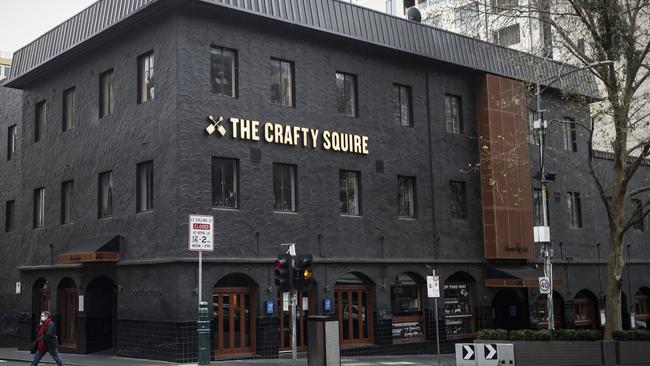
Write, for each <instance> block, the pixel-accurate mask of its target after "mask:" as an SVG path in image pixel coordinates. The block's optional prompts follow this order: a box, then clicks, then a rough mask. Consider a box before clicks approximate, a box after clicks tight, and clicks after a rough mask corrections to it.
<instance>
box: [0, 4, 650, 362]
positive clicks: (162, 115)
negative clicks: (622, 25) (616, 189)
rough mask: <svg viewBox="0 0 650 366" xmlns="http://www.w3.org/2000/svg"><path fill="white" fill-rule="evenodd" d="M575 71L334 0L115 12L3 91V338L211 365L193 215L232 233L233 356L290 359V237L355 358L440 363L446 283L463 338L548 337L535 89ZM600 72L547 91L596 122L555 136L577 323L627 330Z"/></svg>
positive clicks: (224, 321)
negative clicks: (49, 325)
mask: <svg viewBox="0 0 650 366" xmlns="http://www.w3.org/2000/svg"><path fill="white" fill-rule="evenodd" d="M567 68H569V69H570V66H567V65H561V64H558V63H555V62H554V61H550V60H540V59H537V58H534V57H533V56H530V55H527V54H524V53H520V52H517V51H513V50H510V49H506V48H501V47H498V46H495V45H492V44H489V43H484V42H481V41H478V40H475V39H471V38H467V37H463V36H460V35H456V34H453V33H449V32H446V31H442V30H439V29H435V28H432V27H429V26H425V25H422V24H418V23H414V22H411V21H408V20H405V19H399V18H396V17H392V16H389V15H386V14H381V13H376V12H373V11H371V10H368V9H364V8H360V7H356V6H354V5H351V4H348V3H343V2H338V1H333V0H305V1H300V2H297V1H296V2H294V1H278V0H266V1H262V0H252V1H236V0H231V1H219V0H210V1H208V0H137V1H117V0H102V1H99V2H97V3H96V4H94V5H92V6H91V7H89V8H87V9H86V10H84V11H82V12H81V13H79V14H77V15H76V16H74V17H72V18H71V19H70V20H68V21H66V22H65V23H63V24H61V25H59V26H58V27H56V28H54V29H53V30H51V31H50V32H48V33H46V34H44V35H43V36H42V37H40V38H39V39H37V40H36V41H34V42H33V43H30V44H28V45H27V46H25V47H24V48H22V49H21V50H19V51H18V52H16V55H15V58H14V65H13V68H12V75H11V77H10V78H9V80H8V81H7V82H6V84H5V85H4V86H3V87H2V88H0V93H1V94H0V95H1V96H2V103H0V113H1V115H2V118H0V124H1V126H0V127H1V128H2V134H3V136H4V137H5V138H2V139H0V144H3V146H1V147H0V154H4V153H5V152H6V155H5V156H2V159H0V161H1V162H0V177H2V183H3V184H2V185H3V188H2V191H0V196H1V197H0V199H1V200H2V201H3V208H4V209H3V210H0V216H1V217H0V218H1V219H2V222H4V223H5V228H4V230H2V231H1V232H0V243H1V244H0V253H1V254H0V281H1V294H2V296H1V297H0V319H1V321H2V323H1V326H0V332H1V336H0V343H2V344H4V345H18V346H20V347H25V346H26V345H27V344H29V341H30V338H32V337H33V334H34V330H35V326H36V324H37V323H36V322H37V319H38V313H39V312H40V311H42V310H46V309H48V310H50V311H51V312H52V313H53V314H54V316H55V319H56V323H57V325H58V327H59V329H58V334H59V337H60V341H61V345H62V348H63V350H64V352H77V353H91V352H96V351H99V350H105V349H114V350H115V351H116V353H117V354H119V355H121V356H127V357H144V358H152V359H160V360H170V361H178V362H187V361H191V360H194V359H195V358H196V349H197V345H196V323H195V322H196V313H197V302H198V287H197V282H198V272H197V271H198V268H197V255H196V253H194V252H190V251H189V250H188V247H187V245H188V243H187V242H188V237H187V236H188V215H190V214H204V215H212V216H214V218H215V250H214V251H213V252H208V253H205V255H204V264H203V284H202V292H203V294H204V295H203V297H204V300H206V301H208V303H209V309H210V311H211V312H212V314H214V316H213V320H212V325H211V326H212V332H211V345H212V351H213V357H214V358H215V359H222V358H229V357H235V358H245V357H277V356H278V353H279V352H283V351H286V350H288V349H290V348H291V340H290V327H289V321H290V314H289V311H288V306H287V298H288V297H287V295H286V294H283V293H281V292H279V291H278V290H277V288H276V287H275V285H274V282H273V277H274V275H273V262H274V259H275V258H276V256H277V255H278V254H280V253H282V252H283V251H284V250H285V249H284V247H282V246H281V244H283V243H296V247H297V252H298V253H310V254H313V255H314V262H315V264H314V272H315V280H316V286H315V287H314V288H313V290H311V291H308V292H304V293H301V294H300V296H299V298H300V300H299V304H298V311H299V314H298V318H299V322H298V329H297V331H298V342H299V345H298V347H299V348H300V349H301V350H305V349H306V348H307V339H306V326H307V324H306V321H305V318H306V317H307V316H309V315H313V314H323V313H325V314H332V315H334V316H336V317H338V319H339V323H340V324H339V329H340V342H341V346H342V349H343V353H344V354H348V355H352V354H382V353H400V352H401V353H403V352H412V353H414V352H430V351H431V350H433V347H434V344H435V319H434V315H433V314H434V302H433V301H432V299H429V298H428V297H427V291H426V286H425V282H426V281H425V279H426V276H428V275H430V274H431V269H435V270H436V273H437V274H438V275H439V276H440V281H441V292H442V294H441V295H442V297H441V298H440V299H439V301H438V306H439V319H438V321H439V324H440V335H441V339H442V342H443V347H444V348H443V349H445V350H448V351H450V350H451V348H450V347H451V346H452V345H453V343H454V342H456V341H458V340H462V339H468V338H472V337H473V335H474V334H475V332H476V331H477V330H478V329H482V328H507V329H520V328H543V327H545V326H546V315H545V311H546V306H545V299H544V295H540V294H539V290H538V288H537V286H538V285H537V281H538V277H539V276H541V273H542V272H541V267H540V266H538V262H539V258H538V257H539V247H538V246H537V245H535V244H534V243H533V229H532V228H533V226H534V224H535V223H537V222H538V221H539V220H541V214H540V213H539V212H540V209H539V208H540V193H539V192H540V191H539V182H538V181H536V180H535V179H534V178H533V176H534V174H535V171H536V170H537V169H538V168H537V167H538V165H539V164H538V160H537V156H538V155H537V154H536V151H537V146H536V145H535V144H534V141H530V140H529V115H530V114H531V113H530V108H529V106H528V105H527V104H530V103H531V101H530V100H528V97H527V95H526V90H525V88H526V85H528V83H529V82H530V81H531V80H536V79H546V78H549V77H553V76H554V75H559V74H561V73H563V72H565V71H566V70H567ZM585 75H586V74H584V73H578V74H575V75H574V77H573V78H571V79H568V80H566V81H565V82H564V83H562V88H563V89H562V90H559V89H552V88H550V89H546V90H545V93H544V96H543V107H544V108H545V109H547V110H548V112H547V114H546V116H545V118H546V119H547V120H552V119H559V120H569V119H571V120H573V121H575V123H573V124H568V126H569V128H566V127H564V125H567V124H551V126H550V128H549V131H548V133H547V147H546V149H547V155H548V161H547V164H548V166H549V167H548V169H549V170H551V171H554V172H556V175H557V177H558V179H557V180H556V181H555V182H554V183H552V184H551V186H550V195H549V198H548V204H549V212H550V214H549V216H550V222H551V232H552V237H553V243H554V248H555V257H554V263H555V267H554V274H555V277H554V278H553V281H554V283H555V291H556V292H555V297H554V298H555V302H556V306H555V311H556V317H555V319H556V322H557V324H556V326H557V327H559V328H598V327H599V326H601V324H602V322H603V321H604V320H605V319H603V318H602V316H601V312H602V310H603V308H604V296H603V293H604V288H605V286H606V285H605V284H606V281H605V278H606V257H607V232H606V228H607V225H606V219H605V216H604V210H603V208H602V203H600V201H599V198H598V195H597V193H596V191H595V189H594V188H593V187H592V185H591V183H590V178H589V175H588V172H587V170H586V168H585V164H584V161H585V160H584V159H585V157H586V154H587V151H586V146H587V145H586V143H587V137H586V136H585V135H584V133H583V132H582V131H581V130H580V129H579V128H577V127H576V126H578V125H579V124H580V123H585V121H588V120H589V103H590V102H592V101H594V100H596V98H597V92H596V89H595V86H594V83H593V80H591V79H590V78H589V77H586V76H585ZM567 97H568V98H567ZM598 163H599V164H602V165H604V166H605V165H607V164H610V163H611V157H610V156H609V155H608V154H606V153H601V154H600V155H599V162H598ZM642 173H643V174H642V175H641V176H640V177H639V181H637V182H635V183H634V184H635V185H636V186H638V185H640V184H642V183H644V182H643V180H645V182H646V183H647V180H648V169H647V167H646V166H644V167H643V172H642ZM647 225H648V221H647V220H645V223H643V222H642V223H641V224H639V225H637V227H635V228H634V229H633V230H630V232H629V234H628V236H627V243H628V247H627V248H628V249H627V255H628V258H627V259H628V263H629V265H628V268H627V269H626V272H625V278H624V284H625V285H624V289H625V290H624V297H623V299H624V306H623V310H622V311H623V312H624V315H625V318H624V319H626V320H625V323H626V327H641V326H644V325H645V324H646V321H647V320H648V317H649V314H650V306H649V304H650V303H649V302H648V295H649V294H650V292H649V290H648V288H649V287H650V271H649V269H650V266H649V263H650V247H648V246H647V245H644V244H647V243H648V240H649V235H648V228H647V227H646V226H647Z"/></svg>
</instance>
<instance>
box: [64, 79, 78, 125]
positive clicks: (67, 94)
mask: <svg viewBox="0 0 650 366" xmlns="http://www.w3.org/2000/svg"><path fill="white" fill-rule="evenodd" d="M74 91H75V89H74V88H70V89H68V90H66V91H64V92H63V131H68V130H71V129H73V128H74Z"/></svg>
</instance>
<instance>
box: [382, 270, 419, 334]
mask: <svg viewBox="0 0 650 366" xmlns="http://www.w3.org/2000/svg"><path fill="white" fill-rule="evenodd" d="M424 287H425V284H424V281H423V280H422V278H421V277H420V276H418V275H417V274H413V273H402V274H399V275H398V276H397V277H396V278H395V282H394V283H393V284H392V286H391V287H390V302H391V309H392V311H393V332H392V333H393V342H394V343H406V342H417V341H423V340H424V334H425V333H424V332H425V331H424V327H425V325H424V300H425V298H424V297H423V296H422V294H423V292H424Z"/></svg>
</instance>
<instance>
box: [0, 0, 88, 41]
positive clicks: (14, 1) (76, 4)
mask: <svg viewBox="0 0 650 366" xmlns="http://www.w3.org/2000/svg"><path fill="white" fill-rule="evenodd" d="M95 1H96V0H0V51H5V52H11V53H14V52H16V50H18V49H19V48H21V47H23V46H25V45H26V44H28V43H29V42H31V41H33V40H35V39H36V38H38V37H39V36H41V35H42V34H43V33H45V32H47V31H48V30H50V29H52V28H54V27H55V26H57V25H59V24H61V23H62V22H63V21H65V20H67V19H68V18H70V17H72V16H73V15H75V14H77V13H78V12H80V11H81V10H83V9H85V8H86V7H88V6H89V5H90V4H92V3H94V2H95Z"/></svg>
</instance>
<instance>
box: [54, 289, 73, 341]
mask: <svg viewBox="0 0 650 366" xmlns="http://www.w3.org/2000/svg"><path fill="white" fill-rule="evenodd" d="M60 296H62V299H61V302H60V304H61V306H60V308H59V309H60V312H61V322H60V323H61V324H60V327H61V345H62V346H63V347H66V348H77V332H76V329H77V327H76V325H77V301H78V300H77V290H76V289H74V288H64V289H62V290H61V292H60Z"/></svg>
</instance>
